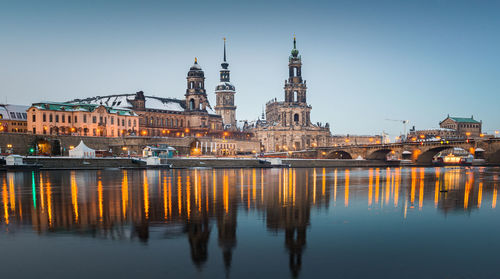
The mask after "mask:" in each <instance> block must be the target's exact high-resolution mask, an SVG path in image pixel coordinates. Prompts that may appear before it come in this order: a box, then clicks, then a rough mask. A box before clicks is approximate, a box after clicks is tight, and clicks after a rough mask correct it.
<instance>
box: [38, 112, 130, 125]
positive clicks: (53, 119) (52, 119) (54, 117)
mask: <svg viewBox="0 0 500 279" xmlns="http://www.w3.org/2000/svg"><path fill="white" fill-rule="evenodd" d="M59 116H60V117H59ZM32 120H33V122H36V115H35V114H33V119H32ZM72 120H73V123H77V122H78V117H77V116H76V115H75V116H74V117H71V116H70V115H68V116H66V115H64V114H63V115H59V114H55V115H53V114H49V117H48V121H47V114H45V113H44V114H42V121H43V122H55V123H59V121H60V122H61V123H66V122H67V123H71V121H72ZM120 120H121V121H120ZM136 121H137V120H135V119H134V122H133V123H134V124H133V126H136V125H137V122H136ZM110 122H111V125H114V122H115V117H114V116H111V118H110ZM83 123H87V115H86V114H84V115H83ZM92 123H97V116H95V115H94V116H92ZM99 124H107V117H103V116H100V117H99ZM120 124H121V126H125V124H128V126H129V127H130V126H132V121H131V120H130V119H128V122H125V119H124V118H122V119H118V121H117V125H118V126H120Z"/></svg>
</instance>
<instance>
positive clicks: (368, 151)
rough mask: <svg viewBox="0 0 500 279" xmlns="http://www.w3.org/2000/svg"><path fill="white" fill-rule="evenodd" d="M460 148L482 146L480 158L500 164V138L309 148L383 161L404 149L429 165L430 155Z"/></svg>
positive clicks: (333, 155) (319, 153)
mask: <svg viewBox="0 0 500 279" xmlns="http://www.w3.org/2000/svg"><path fill="white" fill-rule="evenodd" d="M453 147H460V148H463V149H465V150H467V151H469V152H471V153H475V151H476V149H479V148H481V149H482V150H484V151H482V152H483V154H482V158H484V159H485V160H486V162H488V163H491V164H500V138H498V139H488V140H468V141H467V140H455V141H435V142H407V143H391V144H373V145H347V146H337V147H318V148H316V149H314V150H312V151H311V153H310V154H307V155H310V156H316V157H317V158H328V159H356V158H358V157H362V158H364V159H368V160H386V158H387V156H388V155H390V154H392V155H394V157H396V158H400V159H401V158H402V157H403V152H404V151H407V152H409V153H408V154H409V155H410V154H411V155H410V156H411V160H412V161H413V162H415V163H419V164H430V163H431V162H432V158H433V157H434V156H435V155H436V154H437V153H439V152H440V151H443V150H445V149H449V148H453Z"/></svg>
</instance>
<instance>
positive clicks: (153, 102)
mask: <svg viewBox="0 0 500 279" xmlns="http://www.w3.org/2000/svg"><path fill="white" fill-rule="evenodd" d="M145 98H146V103H145V105H146V108H148V109H161V110H170V111H184V108H183V107H182V103H183V101H181V100H177V99H169V98H160V97H153V96H145Z"/></svg>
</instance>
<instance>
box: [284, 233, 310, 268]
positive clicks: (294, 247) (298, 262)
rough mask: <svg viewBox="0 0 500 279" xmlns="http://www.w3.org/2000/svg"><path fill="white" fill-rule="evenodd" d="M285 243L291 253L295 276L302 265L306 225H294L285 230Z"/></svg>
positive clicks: (291, 264)
mask: <svg viewBox="0 0 500 279" xmlns="http://www.w3.org/2000/svg"><path fill="white" fill-rule="evenodd" d="M285 245H286V248H287V249H288V253H290V270H291V271H292V274H293V276H294V277H297V276H298V275H299V271H300V268H301V266H302V251H303V250H304V246H305V245H306V226H302V225H299V226H297V227H295V226H293V227H290V228H287V229H286V230H285Z"/></svg>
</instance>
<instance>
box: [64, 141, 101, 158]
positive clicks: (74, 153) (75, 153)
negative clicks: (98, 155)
mask: <svg viewBox="0 0 500 279" xmlns="http://www.w3.org/2000/svg"><path fill="white" fill-rule="evenodd" d="M69 157H74V158H94V157H95V150H94V149H92V148H90V147H88V146H86V145H85V143H83V140H82V141H80V144H78V146H76V147H75V148H73V149H71V150H70V151H69Z"/></svg>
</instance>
